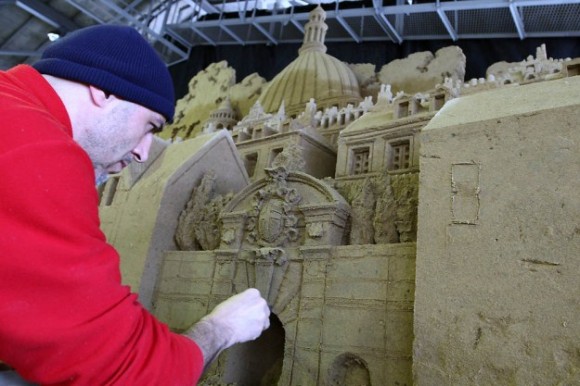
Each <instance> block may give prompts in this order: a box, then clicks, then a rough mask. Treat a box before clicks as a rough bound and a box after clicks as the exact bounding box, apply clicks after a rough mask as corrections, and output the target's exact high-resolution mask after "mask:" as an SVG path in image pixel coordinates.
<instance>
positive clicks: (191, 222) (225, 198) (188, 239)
mask: <svg viewBox="0 0 580 386" xmlns="http://www.w3.org/2000/svg"><path fill="white" fill-rule="evenodd" d="M214 186H215V172H214V171H210V172H208V173H206V174H205V175H204V177H203V179H202V180H201V183H200V185H199V186H198V187H197V188H195V189H194V190H193V192H192V194H191V199H190V200H189V202H188V203H187V205H186V207H185V209H184V210H183V211H182V212H181V214H180V215H179V220H178V224H177V229H176V232H175V241H176V243H177V245H178V247H179V248H180V249H181V250H186V251H190V250H197V249H202V250H206V251H207V250H213V249H216V248H217V247H218V246H219V243H220V225H219V214H220V212H221V211H222V209H223V208H224V206H225V205H226V204H227V203H228V202H230V201H231V199H232V197H233V194H231V193H230V194H226V195H215V197H214Z"/></svg>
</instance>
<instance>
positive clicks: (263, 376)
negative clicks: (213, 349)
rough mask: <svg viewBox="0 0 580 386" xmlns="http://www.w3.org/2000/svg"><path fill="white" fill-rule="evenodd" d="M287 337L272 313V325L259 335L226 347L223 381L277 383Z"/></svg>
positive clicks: (253, 385) (259, 385) (258, 385)
mask: <svg viewBox="0 0 580 386" xmlns="http://www.w3.org/2000/svg"><path fill="white" fill-rule="evenodd" d="M284 340H285V332H284V327H283V325H282V322H280V319H278V317H277V316H276V315H275V314H274V313H272V314H271V316H270V327H269V328H268V329H267V330H266V331H264V332H263V333H262V335H261V336H260V337H259V338H258V339H256V340H254V341H251V342H247V343H243V344H238V345H235V346H233V347H231V348H230V349H228V350H227V357H226V363H225V366H224V373H223V378H222V380H223V382H224V383H225V384H230V383H235V384H236V386H271V385H277V384H278V380H279V379H280V375H281V374H282V364H283V361H284Z"/></svg>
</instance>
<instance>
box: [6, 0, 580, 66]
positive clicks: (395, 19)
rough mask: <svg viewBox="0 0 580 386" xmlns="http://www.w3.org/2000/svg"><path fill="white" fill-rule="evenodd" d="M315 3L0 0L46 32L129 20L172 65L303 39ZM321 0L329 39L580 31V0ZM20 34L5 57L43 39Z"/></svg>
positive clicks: (31, 52) (27, 53)
mask: <svg viewBox="0 0 580 386" xmlns="http://www.w3.org/2000/svg"><path fill="white" fill-rule="evenodd" d="M310 2H311V0H308V1H302V0H292V1H289V2H288V3H287V4H286V5H287V7H284V8H276V7H275V6H274V5H275V4H278V3H274V2H272V4H273V6H272V8H271V9H258V8H257V7H256V6H257V5H259V4H264V2H262V3H258V2H257V1H256V0H244V1H227V0H215V1H214V0H173V1H159V0H157V1H155V0H152V1H139V0H134V1H130V0H98V1H94V0H93V1H88V0H52V1H48V2H43V1H40V0H0V15H1V13H2V12H8V11H9V10H10V9H11V7H12V8H13V9H18V10H20V11H24V12H26V13H27V14H29V16H30V19H38V20H40V21H41V22H42V23H41V24H43V25H46V29H47V30H49V29H57V30H59V31H60V32H62V33H67V32H69V31H72V30H74V29H77V28H79V27H82V26H85V25H87V24H89V25H90V24H127V25H132V26H134V27H135V28H137V29H139V31H140V32H141V33H142V34H143V35H144V36H146V37H147V38H148V39H149V40H150V41H151V42H152V43H153V44H154V46H155V48H156V49H157V50H158V51H159V53H160V54H161V55H162V57H163V58H164V60H165V61H166V63H167V64H168V65H171V64H174V63H177V62H180V61H183V60H185V59H187V58H188V56H189V52H190V50H191V48H192V47H194V46H199V45H211V46H220V45H250V44H268V45H277V44H284V43H299V42H302V39H303V35H304V25H305V24H306V22H307V21H308V13H309V11H310V10H311V9H312V8H313V7H314V4H310ZM312 3H314V1H312ZM316 4H318V1H316ZM322 5H323V7H324V8H325V10H326V23H327V24H328V25H329V30H328V32H327V35H326V41H327V42H347V41H354V42H358V43H361V42H365V41H385V40H388V41H392V42H393V43H396V44H400V43H401V42H403V41H405V40H433V39H449V40H450V41H457V40H459V39H498V38H519V39H525V38H531V37H539V38H542V37H546V38H547V37H570V36H574V37H578V36H580V0H564V1H554V0H449V1H411V2H409V1H406V0H396V1H383V0H365V1H344V2H334V1H332V2H330V3H329V2H327V3H324V2H323V4H322ZM57 6H58V7H57ZM64 6H66V7H69V8H71V9H74V10H75V11H76V12H77V13H78V14H81V16H79V15H78V14H77V16H76V19H82V20H84V23H82V24H79V23H77V22H75V21H74V20H71V18H70V17H67V16H66V15H64V14H63V13H62V12H61V11H58V10H57V9H63V7H64ZM1 22H2V20H1V19H0V23H1ZM20 28H23V26H21V27H20ZM17 33H18V32H17V31H15V32H13V33H11V34H5V36H4V40H5V42H4V43H2V42H1V41H0V43H2V44H0V59H2V57H4V56H11V57H21V58H26V57H34V56H38V55H39V53H40V52H41V51H42V48H43V45H40V46H39V47H31V48H27V47H24V46H23V47H18V48H15V47H14V42H12V44H6V41H8V40H14V35H16V34H17ZM2 36H3V35H1V34H0V40H1V39H2ZM44 38H45V37H44Z"/></svg>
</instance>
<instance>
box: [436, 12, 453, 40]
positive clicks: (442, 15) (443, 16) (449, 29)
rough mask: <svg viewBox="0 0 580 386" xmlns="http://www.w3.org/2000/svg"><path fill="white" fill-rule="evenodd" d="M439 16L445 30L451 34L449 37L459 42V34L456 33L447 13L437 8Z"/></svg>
mask: <svg viewBox="0 0 580 386" xmlns="http://www.w3.org/2000/svg"><path fill="white" fill-rule="evenodd" d="M437 14H438V15H439V18H440V19H441V22H442V23H443V25H444V26H445V29H446V30H447V32H448V33H449V36H451V39H452V40H453V41H456V40H457V32H455V28H453V26H452V25H451V22H450V21H449V19H448V18H447V14H446V13H445V11H443V10H442V9H441V8H437Z"/></svg>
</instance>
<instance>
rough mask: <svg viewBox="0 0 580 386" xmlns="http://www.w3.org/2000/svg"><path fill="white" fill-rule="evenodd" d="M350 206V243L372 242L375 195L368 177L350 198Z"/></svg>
mask: <svg viewBox="0 0 580 386" xmlns="http://www.w3.org/2000/svg"><path fill="white" fill-rule="evenodd" d="M350 206H351V213H350V221H351V228H350V244H351V245H361V244H372V243H373V234H374V229H373V225H372V223H373V218H374V213H375V196H374V194H373V186H372V182H371V180H370V179H369V178H366V179H365V180H364V182H363V184H362V186H361V189H360V191H359V192H358V194H357V195H356V197H355V198H354V199H353V200H352V202H351V204H350Z"/></svg>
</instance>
